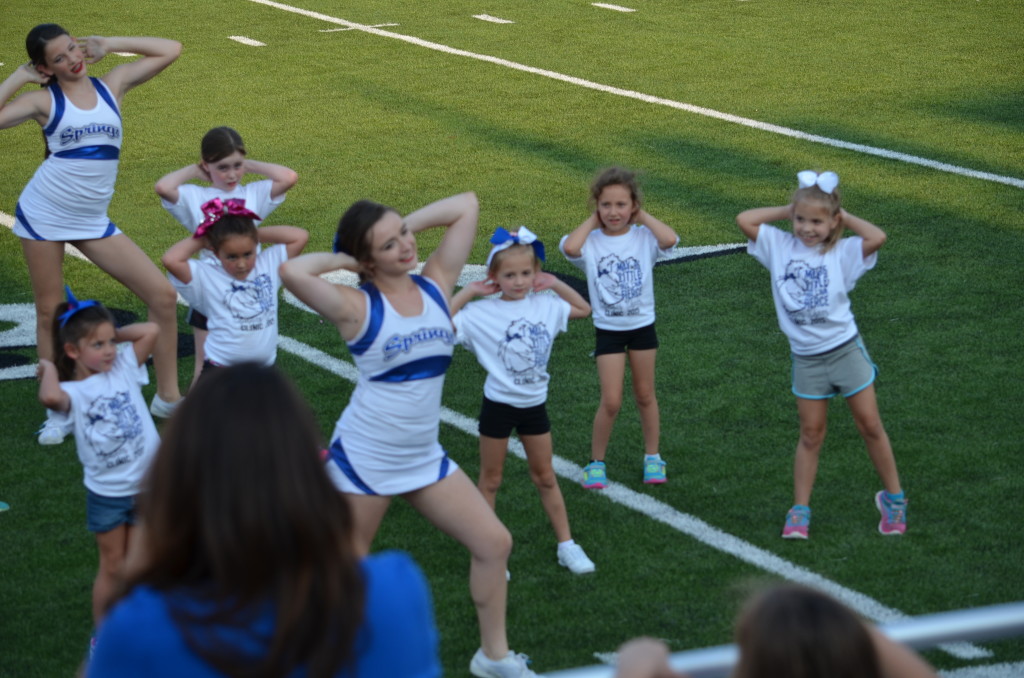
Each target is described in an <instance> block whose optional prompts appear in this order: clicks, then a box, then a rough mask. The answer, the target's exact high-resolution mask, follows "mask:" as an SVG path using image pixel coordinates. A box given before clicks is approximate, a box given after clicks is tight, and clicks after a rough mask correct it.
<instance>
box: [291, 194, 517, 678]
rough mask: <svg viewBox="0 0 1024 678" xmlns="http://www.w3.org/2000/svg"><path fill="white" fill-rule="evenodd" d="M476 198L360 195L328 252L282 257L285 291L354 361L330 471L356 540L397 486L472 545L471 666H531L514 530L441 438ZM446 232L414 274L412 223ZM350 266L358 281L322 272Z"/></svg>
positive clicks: (362, 538)
mask: <svg viewBox="0 0 1024 678" xmlns="http://www.w3.org/2000/svg"><path fill="white" fill-rule="evenodd" d="M478 212H479V207H478V205H477V199H476V195H474V194H473V193H463V194H460V195H455V196H452V197H449V198H445V199H443V200H439V201H437V202H433V203H431V204H429V205H426V206H425V207H421V208H420V209H418V210H416V211H414V212H412V213H410V214H409V215H407V216H406V217H405V218H403V217H402V216H401V215H400V214H399V213H398V212H397V211H395V210H394V209H392V208H390V207H387V206H385V205H381V204H380V203H376V202H372V201H369V200H362V201H359V202H357V203H355V204H353V205H352V206H351V207H349V208H348V210H347V211H346V212H345V214H344V215H343V216H342V217H341V221H340V222H339V224H338V230H337V232H336V234H335V239H334V253H317V254H307V255H304V256H302V257H299V258H298V259H295V260H293V261H289V262H286V263H285V264H284V265H282V266H281V279H282V280H283V281H284V285H285V287H287V288H288V289H289V290H290V291H291V292H292V293H294V294H295V296H297V297H298V298H299V299H301V300H302V301H303V302H305V303H306V304H308V305H309V306H311V307H312V308H313V309H315V310H316V311H317V312H319V313H320V314H321V315H322V316H323V317H324V318H325V319H326V320H328V321H330V322H331V323H333V324H334V326H335V327H336V328H337V329H338V332H339V334H341V337H342V339H344V340H345V342H346V343H347V345H348V347H349V351H350V352H351V353H352V357H353V360H354V361H355V363H356V367H357V368H358V369H359V381H358V383H357V385H356V389H355V392H354V393H353V394H352V398H351V400H350V401H349V404H348V405H347V406H346V407H345V410H344V411H343V412H342V413H341V417H340V418H339V419H338V423H337V425H336V426H335V429H334V434H333V436H332V442H331V447H330V459H329V460H328V462H327V468H328V471H329V472H330V474H331V477H332V478H333V479H334V481H335V484H336V485H337V486H338V488H339V489H340V490H341V491H342V492H344V493H345V496H346V497H347V498H348V500H349V502H350V505H351V506H352V509H353V513H354V518H355V526H356V540H357V548H358V549H359V550H360V552H362V553H366V552H368V551H369V550H370V546H371V545H372V544H373V538H374V536H375V535H376V533H377V528H378V527H379V525H380V523H381V521H382V520H383V519H384V514H385V513H386V512H387V510H388V506H389V505H390V504H391V499H392V497H395V496H401V497H403V498H404V499H406V500H407V501H408V502H409V503H410V504H411V505H412V506H413V508H415V509H416V510H417V511H419V512H420V513H422V514H423V516H424V517H426V518H427V520H429V521H430V522H432V523H433V524H434V525H436V526H437V527H438V528H439V529H441V530H442V531H444V532H445V533H446V534H448V535H450V536H452V537H454V538H455V539H456V540H458V541H459V542H460V543H462V544H463V545H464V546H465V547H466V548H467V549H469V552H470V555H471V556H472V559H471V561H470V571H469V588H470V593H471V595H472V597H473V602H474V603H475V604H476V612H477V620H478V623H479V626H480V645H481V647H480V649H479V650H477V652H476V654H475V655H474V656H473V658H472V660H471V662H470V671H471V672H472V673H473V674H474V675H476V676H481V677H483V678H488V677H492V678H529V677H530V676H533V675H534V674H533V672H532V671H530V670H529V669H528V668H527V666H526V659H525V657H524V656H523V655H519V654H516V653H514V652H512V651H511V650H510V649H509V647H508V639H507V636H506V633H505V606H506V596H507V591H508V584H507V582H506V580H505V567H506V564H507V562H508V554H509V551H510V550H511V548H512V537H511V535H510V534H509V532H508V530H507V529H505V526H504V525H502V524H501V522H500V521H499V520H498V518H497V516H495V515H494V511H492V510H491V509H490V507H489V506H488V505H487V502H486V501H484V499H483V497H482V496H481V495H480V493H479V492H478V491H477V489H476V487H474V485H473V483H472V482H471V481H470V480H469V478H468V477H467V476H466V474H465V473H463V472H462V470H461V469H459V468H458V466H457V465H456V464H455V463H454V462H453V461H452V460H450V459H449V458H448V455H447V453H446V452H445V451H444V449H443V448H442V447H441V444H440V442H439V440H438V433H439V428H440V418H441V412H440V410H441V390H442V387H443V385H444V375H445V372H446V370H447V369H448V365H449V364H450V363H451V356H452V346H453V344H454V342H455V333H454V331H453V329H452V324H451V318H450V317H449V311H448V303H449V298H450V296H451V293H452V290H453V289H454V287H455V281H456V280H457V279H458V276H459V273H460V272H461V271H462V267H463V266H464V265H465V263H466V258H467V257H468V256H469V251H470V248H472V246H473V239H474V236H475V235H476V224H477V216H478ZM436 227H443V228H444V229H445V232H444V236H443V238H442V239H441V243H440V244H439V245H438V247H437V249H436V250H434V252H433V253H432V254H431V255H430V257H429V258H428V259H427V262H426V263H425V264H424V266H423V275H414V274H413V271H414V270H415V269H416V267H417V265H418V263H419V258H418V256H417V249H416V234H417V233H419V232H420V231H423V230H425V229H428V228H436ZM339 269H347V270H350V271H357V272H358V273H359V275H360V277H361V278H362V279H363V280H364V281H365V284H364V285H363V286H362V288H360V289H355V288H352V287H347V286H344V285H334V284H332V283H330V282H328V281H327V280H324V279H323V278H321V277H320V275H321V274H323V273H328V272H330V271H335V270H339Z"/></svg>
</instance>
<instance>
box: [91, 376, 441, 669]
mask: <svg viewBox="0 0 1024 678" xmlns="http://www.w3.org/2000/svg"><path fill="white" fill-rule="evenodd" d="M319 449H320V444H319V434H318V429H317V426H316V422H315V421H314V419H313V415H312V413H311V411H310V409H309V407H308V406H307V405H306V403H305V402H304V401H303V399H302V397H301V396H300V395H299V393H298V391H297V390H296V389H295V387H294V386H293V385H292V384H291V382H290V381H289V380H288V379H286V378H285V377H284V376H282V374H281V373H280V372H278V371H277V370H276V369H274V368H272V367H259V366H256V365H252V364H243V365H237V366H232V367H228V368H224V369H223V370H219V371H218V372H216V373H214V374H212V375H211V376H210V378H209V379H208V380H205V379H204V380H203V381H202V382H200V383H199V385H198V386H197V387H196V388H195V390H194V391H193V392H190V393H189V397H188V399H187V400H186V401H185V402H184V403H183V404H182V406H181V408H180V409H179V410H178V411H177V412H176V413H175V414H174V416H173V417H172V419H171V421H170V423H169V425H168V426H167V428H166V429H165V431H164V436H163V443H162V444H161V447H160V449H159V451H158V453H157V456H156V459H155V460H154V462H153V465H152V467H151V468H150V473H149V476H148V482H147V492H146V493H145V494H144V496H143V498H142V499H141V502H140V509H141V514H142V529H141V531H140V532H141V534H140V536H141V538H140V539H138V540H137V541H136V544H137V548H134V549H133V550H132V553H130V554H129V558H128V562H127V564H126V568H125V582H124V590H123V593H122V595H121V597H120V599H119V600H118V601H117V602H116V603H115V604H114V605H113V607H112V609H111V610H110V612H109V613H108V615H107V616H106V618H105V619H104V622H103V625H102V626H101V628H100V631H99V636H98V639H97V644H96V652H95V655H94V657H93V660H92V662H91V665H90V667H89V671H88V674H89V675H90V676H103V677H109V676H139V675H146V676H151V677H161V676H168V677H170V676H191V677H193V678H196V677H199V678H202V677H206V676H224V675H243V674H244V675H252V676H310V677H314V676H315V677H324V678H326V677H328V676H332V677H333V676H356V675H358V676H379V675H387V676H398V677H414V676H415V677H421V676H422V677H426V676H439V675H441V667H440V662H439V659H438V637H437V631H436V629H435V626H434V619H433V610H432V604H431V600H430V593H429V591H428V589H427V584H426V581H425V579H424V577H423V575H422V573H421V572H420V570H419V568H418V567H417V566H416V565H415V563H413V561H412V560H411V559H410V558H409V557H408V556H407V555H405V554H401V553H396V552H390V553H381V554H377V555H374V556H370V557H368V558H365V559H363V560H362V561H360V560H359V558H358V557H357V555H356V553H355V549H354V547H353V538H352V532H351V517H350V514H349V510H348V506H347V504H346V502H345V500H344V498H343V496H342V495H341V494H340V493H339V492H338V491H337V490H336V489H335V488H334V486H333V485H332V484H331V482H330V481H329V480H328V478H327V476H326V474H325V472H324V467H323V464H322V463H321V461H320V457H319ZM396 639H401V644H400V646H397V647H400V651H398V652H396V651H395V650H396V644H395V640H396Z"/></svg>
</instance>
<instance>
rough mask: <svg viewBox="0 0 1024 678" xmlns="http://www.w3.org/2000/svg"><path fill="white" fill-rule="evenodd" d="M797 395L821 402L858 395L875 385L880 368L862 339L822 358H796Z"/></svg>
mask: <svg viewBox="0 0 1024 678" xmlns="http://www.w3.org/2000/svg"><path fill="white" fill-rule="evenodd" d="M792 357H793V394H794V395H795V396H796V397H797V398H808V399H810V400H821V399H823V398H831V397H833V396H836V395H839V394H842V396H843V397H844V398H849V397H850V396H852V395H855V394H857V393H859V392H861V391H863V390H864V389H866V388H867V387H868V386H870V385H871V384H872V383H874V381H875V377H876V376H877V375H878V368H877V367H876V366H875V364H874V363H873V362H871V356H869V355H868V350H867V349H866V348H865V347H864V342H863V341H861V338H860V335H857V336H855V337H854V338H853V339H850V340H849V341H847V342H845V343H843V344H840V345H839V346H837V347H835V348H834V349H832V350H831V351H826V352H824V353H819V354H818V355H796V354H795V353H794V354H793V356H792Z"/></svg>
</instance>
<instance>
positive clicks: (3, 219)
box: [0, 212, 89, 261]
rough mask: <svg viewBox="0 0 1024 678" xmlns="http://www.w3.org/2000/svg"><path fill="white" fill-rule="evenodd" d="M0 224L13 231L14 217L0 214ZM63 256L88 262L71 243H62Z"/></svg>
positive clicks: (87, 258)
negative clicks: (68, 255)
mask: <svg viewBox="0 0 1024 678" xmlns="http://www.w3.org/2000/svg"><path fill="white" fill-rule="evenodd" d="M0 224H3V225H4V226H6V227H7V228H9V229H12V230H13V229H14V217H12V216H11V215H10V214H8V213H7V212H0ZM64 254H70V255H71V256H73V257H76V258H78V259H81V260H82V261H89V257H87V256H85V255H84V254H82V250H80V249H78V248H77V247H75V246H74V245H72V244H71V243H64Z"/></svg>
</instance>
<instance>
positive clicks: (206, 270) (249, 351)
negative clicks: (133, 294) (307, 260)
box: [167, 244, 288, 365]
mask: <svg viewBox="0 0 1024 678" xmlns="http://www.w3.org/2000/svg"><path fill="white" fill-rule="evenodd" d="M287 260H288V249H287V248H286V247H285V246H284V245H280V244H278V245H271V246H270V247H267V248H266V249H264V250H263V251H261V252H260V253H259V254H258V255H257V256H256V265H255V266H254V267H253V269H252V270H251V271H249V275H248V276H246V278H245V280H236V279H235V278H234V277H232V276H231V275H229V274H228V272H227V271H225V270H224V267H223V266H221V265H220V262H219V261H214V262H213V263H207V262H204V261H200V260H198V259H189V262H188V267H189V270H190V271H191V272H192V281H191V282H189V283H188V284H185V283H183V282H181V281H180V280H178V279H177V278H176V277H174V276H173V275H171V274H170V273H168V274H167V277H168V278H169V279H170V281H171V284H172V285H174V288H175V289H177V290H178V292H180V293H181V296H182V298H183V299H184V300H185V301H187V302H188V303H189V305H191V306H192V307H193V308H195V309H196V310H197V311H199V312H200V313H202V314H203V315H205V316H206V318H207V323H206V328H207V329H208V330H209V331H210V335H209V337H207V339H206V347H205V351H206V359H207V360H209V361H210V362H211V363H213V364H214V365H234V364H236V363H240V362H257V363H260V364H262V365H273V364H274V361H275V360H276V359H277V303H278V301H277V291H278V290H279V289H281V276H280V275H279V274H278V271H277V269H278V267H279V266H280V265H281V264H283V263H284V262H285V261H287Z"/></svg>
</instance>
